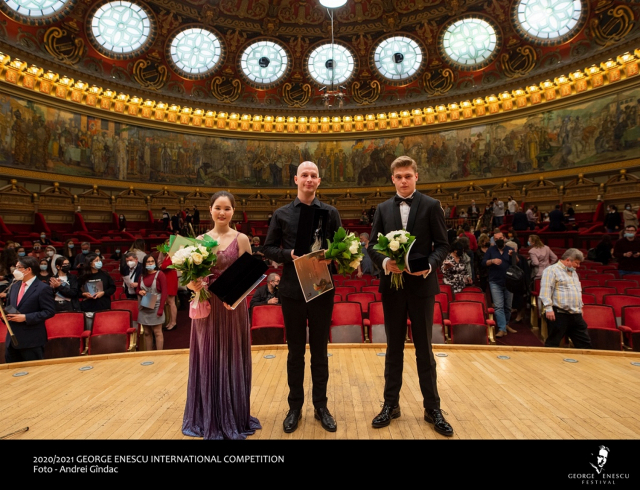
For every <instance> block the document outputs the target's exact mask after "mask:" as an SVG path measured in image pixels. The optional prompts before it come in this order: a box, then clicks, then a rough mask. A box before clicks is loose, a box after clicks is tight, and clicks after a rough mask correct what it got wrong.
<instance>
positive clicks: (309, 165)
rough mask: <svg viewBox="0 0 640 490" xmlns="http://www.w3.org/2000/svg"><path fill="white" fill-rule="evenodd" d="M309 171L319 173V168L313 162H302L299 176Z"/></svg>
mask: <svg viewBox="0 0 640 490" xmlns="http://www.w3.org/2000/svg"><path fill="white" fill-rule="evenodd" d="M309 169H314V170H315V171H316V172H317V171H318V166H317V165H316V164H315V163H313V162H302V163H301V164H300V165H298V173H297V175H298V176H300V173H301V172H302V171H303V170H309Z"/></svg>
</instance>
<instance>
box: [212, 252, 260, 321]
mask: <svg viewBox="0 0 640 490" xmlns="http://www.w3.org/2000/svg"><path fill="white" fill-rule="evenodd" d="M267 269H268V266H267V264H266V263H265V262H264V261H263V260H260V259H258V258H256V257H254V256H253V255H251V254H250V253H243V254H242V255H241V256H240V257H238V259H237V260H236V261H235V262H234V263H233V264H231V265H230V266H229V267H228V268H227V269H226V270H225V271H224V272H223V273H222V274H221V275H220V277H218V279H216V280H215V281H214V282H213V283H212V284H211V285H209V291H211V292H212V293H213V294H215V295H216V296H217V297H218V298H220V301H223V302H224V303H227V304H228V305H229V306H231V308H232V309H234V310H235V309H236V307H237V306H238V305H239V304H240V303H241V302H242V301H243V300H244V299H245V298H246V297H247V296H248V295H249V294H250V293H251V291H253V290H254V289H255V288H256V287H257V286H258V284H260V283H261V282H262V280H263V279H264V278H265V277H266V276H265V272H266V271H267Z"/></svg>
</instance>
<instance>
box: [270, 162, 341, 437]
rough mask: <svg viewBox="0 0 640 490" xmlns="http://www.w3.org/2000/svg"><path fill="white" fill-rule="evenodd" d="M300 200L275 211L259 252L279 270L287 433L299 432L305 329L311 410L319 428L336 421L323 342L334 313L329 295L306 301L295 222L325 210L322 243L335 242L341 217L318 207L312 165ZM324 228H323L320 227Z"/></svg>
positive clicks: (330, 427) (301, 182) (303, 173)
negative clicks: (304, 213)
mask: <svg viewBox="0 0 640 490" xmlns="http://www.w3.org/2000/svg"><path fill="white" fill-rule="evenodd" d="M295 182H296V185H297V186H298V196H297V197H296V198H295V199H294V200H293V201H292V202H290V203H289V204H286V205H285V206H282V207H281V208H279V209H276V212H275V213H273V218H272V219H271V222H270V224H269V231H268V232H267V238H266V240H265V242H264V246H263V247H262V252H263V253H264V255H265V257H267V258H268V259H270V260H273V261H274V262H277V263H279V264H284V266H283V268H282V283H281V284H280V287H279V288H278V299H279V301H280V303H281V304H282V316H283V317H284V328H285V332H286V335H287V348H288V350H289V354H288V357H287V381H288V383H289V399H288V401H289V412H288V413H287V415H286V417H285V419H284V422H283V424H282V427H283V429H284V431H285V432H287V433H290V432H293V431H295V430H296V429H297V428H298V421H299V420H300V417H301V416H302V406H303V404H304V386H303V383H304V362H305V360H304V358H305V352H306V344H307V325H308V327H309V351H310V352H311V382H312V385H313V387H312V390H311V396H312V400H313V406H314V407H315V413H314V417H315V418H316V419H317V420H319V421H320V423H321V424H322V427H323V428H324V429H325V430H327V431H329V432H335V431H336V421H335V419H334V418H333V416H332V415H331V413H330V412H329V410H328V408H327V383H328V381H329V361H328V359H327V342H328V341H329V328H330V326H331V314H332V312H333V297H334V295H333V293H331V292H330V293H327V294H321V295H320V296H318V297H317V298H315V299H313V300H311V301H309V302H308V303H307V302H306V301H305V299H304V295H303V294H302V289H301V287H300V282H299V281H298V276H297V274H296V270H295V266H294V265H293V261H294V260H295V259H297V258H298V257H297V256H296V255H295V254H294V253H293V250H294V248H295V245H296V237H297V234H298V222H299V220H300V213H301V209H302V207H303V206H310V207H313V208H316V209H318V210H325V211H326V213H327V223H326V228H325V233H326V236H323V237H321V243H322V244H323V245H324V244H325V243H327V239H329V240H331V239H333V235H334V234H335V232H336V231H338V228H340V226H341V221H340V214H339V213H338V210H337V209H336V208H334V207H333V206H329V205H328V204H325V203H323V202H321V201H320V200H319V199H318V198H317V197H316V190H317V189H318V186H319V185H320V172H319V171H318V167H317V166H316V164H315V163H313V162H302V163H301V164H300V165H299V166H298V173H297V174H296V176H295ZM323 228H324V227H323Z"/></svg>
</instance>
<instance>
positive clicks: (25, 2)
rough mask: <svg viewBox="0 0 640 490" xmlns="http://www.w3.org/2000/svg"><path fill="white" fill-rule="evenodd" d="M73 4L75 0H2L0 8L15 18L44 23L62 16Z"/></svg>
mask: <svg viewBox="0 0 640 490" xmlns="http://www.w3.org/2000/svg"><path fill="white" fill-rule="evenodd" d="M74 4H75V0H2V1H1V2H0V8H1V9H2V10H3V11H4V12H5V13H6V14H7V15H9V16H11V17H13V18H15V19H17V20H20V21H24V22H28V23H35V24H46V23H49V22H54V21H56V20H59V19H61V18H63V17H64V16H65V15H66V14H68V13H69V12H70V11H71V9H72V8H73V5H74Z"/></svg>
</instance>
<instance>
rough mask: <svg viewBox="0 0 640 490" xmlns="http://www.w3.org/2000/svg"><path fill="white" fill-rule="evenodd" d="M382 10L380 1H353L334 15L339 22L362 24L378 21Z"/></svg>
mask: <svg viewBox="0 0 640 490" xmlns="http://www.w3.org/2000/svg"><path fill="white" fill-rule="evenodd" d="M383 12H384V8H383V6H382V1H381V0H354V2H353V3H350V2H349V3H347V5H345V7H344V8H341V9H339V10H338V12H337V13H336V17H337V19H338V21H340V22H362V21H364V20H373V19H378V18H380V16H381V15H382V14H383Z"/></svg>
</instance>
